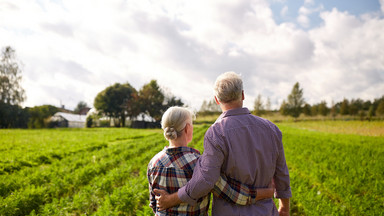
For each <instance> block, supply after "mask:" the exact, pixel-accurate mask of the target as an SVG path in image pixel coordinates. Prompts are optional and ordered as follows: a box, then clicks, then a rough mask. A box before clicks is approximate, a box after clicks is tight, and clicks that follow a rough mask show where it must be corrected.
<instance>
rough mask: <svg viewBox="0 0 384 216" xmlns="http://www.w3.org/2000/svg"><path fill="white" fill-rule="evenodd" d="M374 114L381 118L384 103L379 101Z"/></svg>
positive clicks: (383, 111)
mask: <svg viewBox="0 0 384 216" xmlns="http://www.w3.org/2000/svg"><path fill="white" fill-rule="evenodd" d="M376 114H377V115H378V116H383V115H384V101H381V102H380V103H379V105H378V106H377V109H376Z"/></svg>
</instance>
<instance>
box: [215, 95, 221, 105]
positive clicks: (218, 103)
mask: <svg viewBox="0 0 384 216" xmlns="http://www.w3.org/2000/svg"><path fill="white" fill-rule="evenodd" d="M215 101H216V104H217V105H220V102H219V100H218V99H217V97H216V96H215Z"/></svg>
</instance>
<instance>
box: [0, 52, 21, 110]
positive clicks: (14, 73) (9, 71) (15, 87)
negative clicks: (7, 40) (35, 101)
mask: <svg viewBox="0 0 384 216" xmlns="http://www.w3.org/2000/svg"><path fill="white" fill-rule="evenodd" d="M20 64H21V63H19V62H18V61H17V60H16V51H15V50H14V49H13V48H12V47H10V46H7V47H5V48H4V49H3V50H2V55H1V63H0V103H5V104H11V105H19V104H21V103H22V102H23V101H24V100H25V93H24V89H23V88H22V87H21V79H22V76H21V72H22V71H21V68H20Z"/></svg>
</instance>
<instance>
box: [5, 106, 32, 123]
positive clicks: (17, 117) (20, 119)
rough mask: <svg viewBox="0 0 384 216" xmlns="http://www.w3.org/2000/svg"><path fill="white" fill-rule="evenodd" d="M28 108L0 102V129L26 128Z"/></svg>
mask: <svg viewBox="0 0 384 216" xmlns="http://www.w3.org/2000/svg"><path fill="white" fill-rule="evenodd" d="M28 118H29V112H28V108H26V109H23V108H21V107H20V106H19V105H11V104H6V103H2V102H0V128H27V126H28V125H27V122H28Z"/></svg>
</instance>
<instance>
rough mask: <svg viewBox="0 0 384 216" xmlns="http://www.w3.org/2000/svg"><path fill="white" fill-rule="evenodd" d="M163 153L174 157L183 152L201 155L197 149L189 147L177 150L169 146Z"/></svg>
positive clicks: (177, 148)
mask: <svg viewBox="0 0 384 216" xmlns="http://www.w3.org/2000/svg"><path fill="white" fill-rule="evenodd" d="M163 151H164V152H165V153H166V154H169V155H173V154H177V153H181V152H192V153H196V154H200V152H199V151H198V150H197V149H194V148H191V147H187V146H183V147H175V148H169V147H168V146H165V147H164V149H163Z"/></svg>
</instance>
